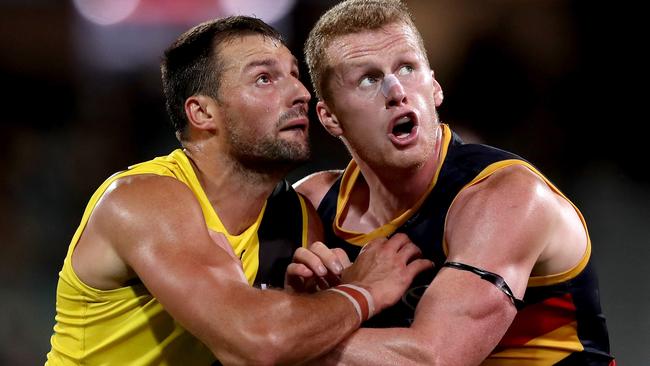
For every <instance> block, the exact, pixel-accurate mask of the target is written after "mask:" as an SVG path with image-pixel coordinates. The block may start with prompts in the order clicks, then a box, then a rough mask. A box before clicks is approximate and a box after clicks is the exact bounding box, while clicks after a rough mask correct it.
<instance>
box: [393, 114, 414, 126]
mask: <svg viewBox="0 0 650 366" xmlns="http://www.w3.org/2000/svg"><path fill="white" fill-rule="evenodd" d="M410 121H411V119H410V118H409V117H408V116H404V117H402V118H400V119H398V120H397V122H396V123H395V125H396V126H397V125H401V124H404V123H407V122H410Z"/></svg>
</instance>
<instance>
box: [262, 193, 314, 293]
mask: <svg viewBox="0 0 650 366" xmlns="http://www.w3.org/2000/svg"><path fill="white" fill-rule="evenodd" d="M302 220H303V217H302V206H301V205H300V200H299V198H298V194H297V193H296V192H295V191H294V190H293V188H292V187H291V186H290V185H289V183H287V181H284V180H283V181H282V182H280V183H279V184H278V185H277V186H276V187H275V190H274V191H273V193H272V194H271V196H270V197H269V198H268V200H267V203H266V210H265V212H264V217H262V222H261V223H260V227H259V229H258V231H257V237H258V239H259V243H260V251H259V268H258V270H257V275H256V276H255V282H254V283H253V286H255V287H262V285H263V284H264V285H265V287H275V288H281V287H283V286H284V273H285V271H286V269H287V266H288V265H289V263H291V259H292V258H293V253H294V252H295V250H296V249H297V248H298V247H300V246H302V222H303V221H302Z"/></svg>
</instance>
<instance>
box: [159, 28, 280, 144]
mask: <svg viewBox="0 0 650 366" xmlns="http://www.w3.org/2000/svg"><path fill="white" fill-rule="evenodd" d="M250 34H259V35H262V36H264V37H269V38H272V39H275V40H277V41H279V42H280V43H282V44H283V45H285V46H286V44H285V43H284V41H283V39H282V35H281V34H280V33H279V32H278V31H277V30H275V29H274V28H273V27H271V26H270V25H268V24H266V23H264V22H263V21H262V20H260V19H258V18H253V17H248V16H231V17H226V18H221V19H214V20H210V21H207V22H204V23H201V24H199V25H197V26H195V27H193V28H191V29H189V30H188V31H186V32H185V33H183V34H181V35H180V37H178V39H177V40H176V41H175V42H174V43H173V44H172V45H171V46H170V47H169V48H167V49H166V50H165V53H164V57H163V60H162V63H161V65H160V71H161V73H162V84H163V91H164V93H165V100H166V106H167V113H168V114H169V118H170V119H171V123H172V126H173V127H174V129H175V130H176V133H177V136H179V137H182V136H184V132H185V129H186V127H187V117H186V115H185V107H184V105H185V101H186V100H187V98H189V97H191V96H192V95H207V96H210V97H212V98H215V99H218V98H219V86H220V83H221V76H220V74H221V70H222V68H223V60H221V59H220V57H219V54H218V52H217V50H218V48H219V45H221V44H222V43H224V42H225V41H229V40H230V39H232V38H234V37H238V36H239V37H241V36H246V35H250Z"/></svg>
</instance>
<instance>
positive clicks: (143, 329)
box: [46, 149, 307, 366]
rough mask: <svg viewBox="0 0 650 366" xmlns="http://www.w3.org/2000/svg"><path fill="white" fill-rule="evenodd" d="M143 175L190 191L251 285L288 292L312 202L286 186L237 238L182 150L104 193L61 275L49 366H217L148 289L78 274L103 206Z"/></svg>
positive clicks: (128, 172) (143, 166)
mask: <svg viewBox="0 0 650 366" xmlns="http://www.w3.org/2000/svg"><path fill="white" fill-rule="evenodd" d="M136 174H156V175H161V176H168V177H173V178H175V179H178V180H179V181H181V182H183V183H185V184H186V185H187V186H188V187H189V188H190V189H191V190H192V192H194V195H195V196H196V198H197V200H198V201H199V203H200V205H201V208H202V210H203V216H204V217H205V221H206V224H207V226H208V227H209V228H210V229H212V230H214V231H218V232H222V233H224V234H225V235H226V237H227V238H228V241H229V242H230V244H231V245H232V248H233V251H234V252H235V254H236V255H237V256H239V257H240V258H241V260H242V264H243V267H244V273H245V275H246V278H247V280H248V282H249V283H250V284H251V285H253V284H256V285H257V286H258V287H263V288H265V287H278V286H281V285H282V282H281V281H282V278H283V277H284V270H285V269H286V265H288V263H289V262H290V260H291V256H292V254H293V251H294V250H295V248H297V247H298V246H300V245H306V238H307V229H306V228H307V215H306V210H305V206H304V201H303V200H302V198H301V197H300V196H299V195H297V194H296V193H295V192H294V191H293V190H291V189H290V187H289V186H288V184H287V183H286V182H282V183H281V184H279V185H278V187H277V188H276V190H275V191H274V193H273V195H272V196H271V197H270V198H269V200H267V203H266V204H265V205H264V207H263V208H262V210H261V212H260V214H259V217H258V218H257V220H256V221H255V223H253V225H251V226H250V227H249V228H248V229H246V230H245V231H244V232H243V233H241V234H240V235H230V234H229V233H228V232H227V230H226V229H225V228H224V226H223V224H222V223H221V220H220V219H219V216H218V215H217V214H216V212H215V211H214V208H213V207H212V205H211V204H210V202H209V201H208V198H207V196H206V194H205V192H204V191H203V188H202V187H201V185H200V183H199V180H198V178H197V177H196V175H195V173H194V170H193V168H192V166H191V164H190V162H189V160H188V158H187V156H185V154H184V153H183V151H182V150H180V149H178V150H175V151H173V152H172V153H171V154H170V155H168V156H164V157H158V158H156V159H154V160H151V161H147V162H144V163H140V164H137V165H134V166H131V167H129V169H128V170H126V171H123V172H119V173H116V174H115V175H113V176H111V177H110V178H108V179H107V180H106V181H105V182H104V183H103V184H102V185H101V186H100V187H99V188H98V189H97V191H96V192H95V194H94V195H93V196H92V198H91V199H90V202H89V203H88V205H87V207H86V210H85V212H84V214H83V217H82V220H81V224H80V225H79V227H78V229H77V231H76V232H75V234H74V236H73V238H72V241H71V243H70V246H69V248H68V252H67V255H66V257H65V260H64V262H63V268H62V270H61V272H60V273H59V281H58V286H57V294H56V318H55V320H56V324H55V326H54V335H53V336H52V338H51V344H52V349H51V351H50V352H49V353H48V355H47V362H46V365H51V366H54V365H210V364H212V363H215V361H216V359H215V357H214V356H213V355H212V353H211V352H210V351H209V350H208V348H207V347H205V346H204V345H203V344H202V343H201V342H200V341H199V340H198V339H196V338H195V337H194V336H192V335H191V334H190V333H189V332H187V331H186V330H185V329H183V328H182V327H181V326H180V325H179V324H178V323H176V322H175V321H174V319H173V318H172V317H171V316H170V315H169V314H168V313H167V312H166V311H165V309H163V307H162V305H161V304H160V303H159V302H158V301H157V300H156V298H154V297H153V296H152V295H151V294H150V293H149V291H148V290H147V289H146V287H145V286H144V285H143V284H141V283H140V284H137V285H133V286H127V287H122V288H117V289H113V290H99V289H95V288H92V287H90V286H88V285H86V284H85V283H83V282H82V281H81V280H80V279H79V278H78V277H77V275H76V274H75V271H74V268H73V267H72V260H71V258H72V253H73V251H74V248H75V246H76V245H77V242H78V241H79V237H80V236H81V234H82V233H83V230H84V228H85V226H86V224H87V222H88V219H89V218H90V215H91V214H92V211H93V209H94V207H95V206H96V204H97V202H98V201H99V200H100V199H101V197H102V195H103V194H104V192H105V191H106V189H107V188H108V187H109V186H110V184H111V183H113V182H114V181H115V180H117V179H119V178H122V177H126V176H131V175H136ZM270 206H273V207H270ZM270 208H271V210H270ZM269 211H271V212H269ZM277 211H281V212H277ZM282 211H284V212H282ZM265 212H266V214H265ZM266 216H281V217H282V218H283V220H282V221H281V222H279V221H278V220H275V219H274V218H273V217H271V218H267V217H266ZM264 235H265V236H264ZM269 238H270V239H269ZM260 248H261V250H260Z"/></svg>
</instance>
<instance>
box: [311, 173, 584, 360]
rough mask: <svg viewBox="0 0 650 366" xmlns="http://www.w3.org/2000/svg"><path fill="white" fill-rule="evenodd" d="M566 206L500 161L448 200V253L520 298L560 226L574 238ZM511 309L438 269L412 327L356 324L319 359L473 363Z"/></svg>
mask: <svg viewBox="0 0 650 366" xmlns="http://www.w3.org/2000/svg"><path fill="white" fill-rule="evenodd" d="M566 210H570V208H569V207H567V205H566V204H564V201H563V200H562V199H561V198H560V197H559V196H558V195H556V194H555V193H553V192H552V191H551V190H550V189H549V188H548V186H547V185H546V184H545V183H544V182H543V181H541V180H540V179H539V178H537V177H536V176H534V175H533V174H532V173H531V172H530V171H528V170H527V169H526V168H523V167H513V168H506V169H504V170H503V171H499V172H497V173H495V174H494V175H493V176H491V177H490V178H488V179H486V180H485V181H483V182H481V183H479V184H477V185H476V186H473V187H471V188H469V189H467V190H466V191H464V192H463V193H462V194H461V195H460V196H459V197H458V199H457V200H456V202H455V203H454V205H453V206H452V208H451V210H450V212H449V215H448V220H447V228H446V232H445V233H446V234H445V239H446V241H447V243H448V248H449V256H448V260H449V261H457V262H462V263H466V264H469V265H473V266H475V267H479V268H482V269H485V270H488V271H491V272H494V273H497V274H500V275H501V276H502V277H503V278H504V279H505V280H506V282H507V283H508V285H509V286H510V288H511V289H512V290H513V292H514V294H515V296H516V297H517V298H522V297H523V294H524V292H525V289H526V284H527V281H528V278H529V276H530V273H531V270H532V269H533V267H534V265H535V263H536V261H537V259H538V258H539V257H540V254H541V253H542V252H543V251H545V249H546V248H547V246H549V243H552V242H554V241H555V238H556V236H557V235H558V233H557V232H558V231H560V232H562V234H561V235H565V234H566V235H568V236H571V237H572V238H578V240H577V242H578V243H579V242H580V240H579V237H580V231H581V229H576V227H577V226H579V224H578V223H576V222H575V221H572V222H571V223H570V224H569V225H567V224H566V223H565V222H560V220H563V218H566V216H567V215H566V214H565V213H566V212H565V211H566ZM574 216H575V215H574ZM576 225H577V226H576ZM582 235H584V234H582ZM576 246H577V247H580V245H579V244H578V245H576ZM575 252H576V253H578V256H575V255H574V256H571V255H570V256H568V257H566V258H563V259H564V260H566V261H567V262H568V265H571V264H575V262H577V261H578V260H579V253H580V250H577V251H575ZM515 315H516V309H515V307H514V306H513V304H512V302H511V301H510V299H509V298H508V297H507V296H506V295H505V294H504V293H503V292H501V291H500V290H498V289H497V288H496V287H495V286H494V285H492V284H491V283H489V282H487V281H484V280H482V279H480V277H479V276H477V275H475V274H472V273H470V272H465V271H459V270H456V269H452V268H442V269H441V270H440V272H439V274H438V275H437V276H436V277H435V279H434V280H433V282H432V283H431V285H430V286H429V288H428V289H427V291H426V292H425V294H424V295H423V297H422V299H421V300H420V302H419V304H418V307H417V309H416V312H415V319H414V322H413V324H412V326H411V327H410V328H392V329H359V330H358V331H356V332H355V333H353V334H352V336H350V337H349V338H348V339H346V341H344V342H343V343H341V344H340V345H339V346H337V348H336V349H335V350H334V351H333V352H331V353H330V354H328V355H327V356H326V358H325V359H322V360H319V361H318V362H319V363H328V364H337V363H338V364H345V365H368V364H422V365H478V364H479V363H480V362H482V361H483V360H484V359H485V358H486V357H487V356H488V355H489V353H490V352H491V351H492V350H493V349H494V347H495V346H496V345H497V343H498V342H499V340H500V339H501V338H502V337H503V335H504V334H505V332H506V330H507V329H508V327H509V326H510V324H511V323H512V321H513V319H514V317H515Z"/></svg>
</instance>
